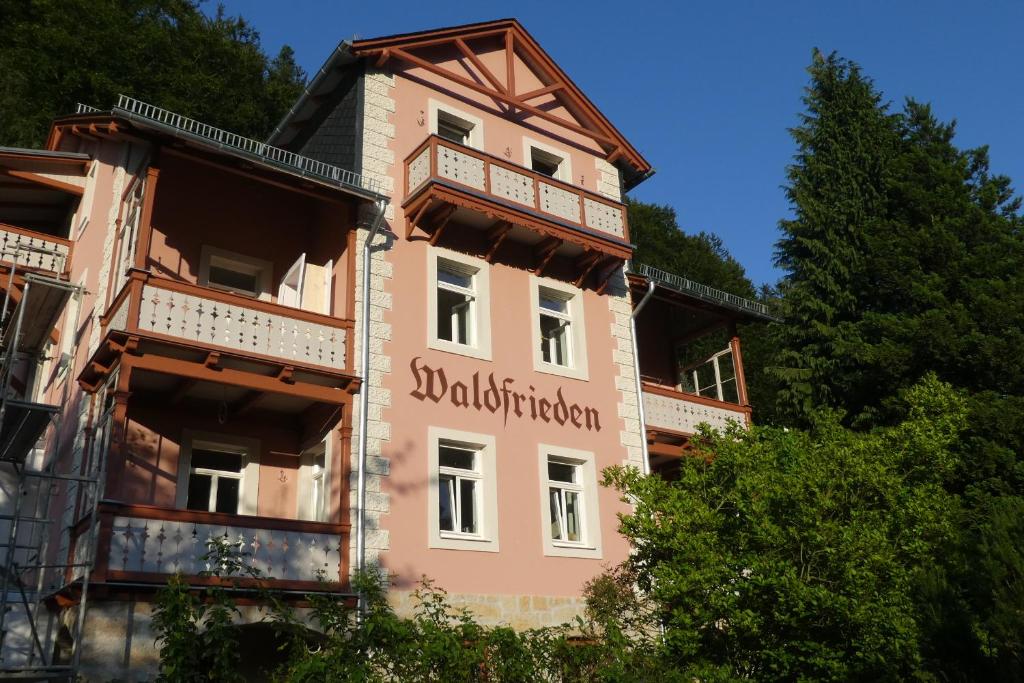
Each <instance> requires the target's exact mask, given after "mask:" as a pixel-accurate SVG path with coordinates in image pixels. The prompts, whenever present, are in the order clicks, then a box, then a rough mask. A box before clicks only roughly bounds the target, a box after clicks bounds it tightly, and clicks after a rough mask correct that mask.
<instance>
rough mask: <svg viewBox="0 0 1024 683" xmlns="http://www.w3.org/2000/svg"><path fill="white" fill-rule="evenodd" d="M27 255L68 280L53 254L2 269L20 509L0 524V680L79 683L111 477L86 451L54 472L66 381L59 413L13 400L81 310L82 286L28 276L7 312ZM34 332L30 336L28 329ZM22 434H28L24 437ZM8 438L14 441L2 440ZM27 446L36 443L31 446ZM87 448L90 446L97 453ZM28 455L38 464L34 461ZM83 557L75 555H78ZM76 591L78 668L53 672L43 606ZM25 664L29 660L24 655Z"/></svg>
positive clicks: (0, 379)
mask: <svg viewBox="0 0 1024 683" xmlns="http://www.w3.org/2000/svg"><path fill="white" fill-rule="evenodd" d="M24 252H33V253H34V252H43V253H48V254H50V255H55V256H57V260H56V263H59V264H60V267H59V272H63V271H64V260H63V259H64V258H65V255H63V254H60V253H59V252H56V251H54V250H47V249H43V248H40V247H30V246H25V245H19V246H18V247H16V248H14V249H7V250H3V251H2V252H0V254H2V257H3V261H5V262H7V263H8V264H9V267H10V274H9V277H8V278H7V280H8V281H7V288H6V291H5V293H4V298H3V308H2V310H0V330H2V331H0V334H2V336H0V344H2V355H0V363H2V365H0V447H2V450H0V463H5V464H6V465H9V466H10V467H12V468H13V474H15V475H16V476H15V477H13V479H14V489H13V496H14V498H15V499H14V500H13V501H12V510H11V511H10V514H6V512H5V514H3V515H0V521H5V522H8V523H9V525H10V527H9V529H8V533H7V543H6V544H3V545H2V546H0V547H3V549H4V550H5V553H4V561H3V571H2V579H0V588H2V590H0V679H8V678H12V679H25V678H26V677H30V678H35V679H50V680H68V681H73V680H75V678H76V676H77V671H78V665H79V662H80V651H81V648H80V647H79V645H80V641H81V634H82V625H83V623H84V619H85V611H86V601H87V597H88V585H89V579H90V577H91V572H92V568H93V566H94V564H95V548H96V540H97V538H96V537H97V533H98V523H97V522H98V520H97V517H98V514H97V513H98V507H97V506H98V503H99V500H100V498H101V497H102V491H101V488H102V478H101V477H102V473H103V471H104V469H105V468H104V461H105V458H104V457H103V454H95V453H92V452H91V451H92V449H91V448H89V447H84V448H82V450H81V452H80V455H79V458H78V459H77V462H72V463H71V466H70V468H69V469H68V471H67V472H58V471H57V469H58V467H59V461H60V459H61V458H62V457H63V451H64V449H63V448H62V446H63V444H62V443H61V438H62V435H63V430H62V429H61V423H62V410H63V407H64V406H66V405H67V403H68V398H69V396H68V392H69V386H70V384H71V380H70V378H69V379H67V380H66V381H65V383H64V388H63V391H62V396H61V401H60V406H48V405H43V404H35V403H31V402H28V401H22V400H17V399H15V398H13V396H12V390H11V389H12V379H13V377H14V376H15V373H16V371H17V368H16V366H17V364H18V363H19V362H21V361H27V362H28V363H29V364H31V363H32V362H35V363H36V364H37V366H38V363H39V361H40V360H41V356H42V351H43V350H44V348H45V347H46V343H47V337H48V336H49V333H50V331H51V330H52V329H53V325H55V324H56V322H57V320H58V319H59V317H60V315H61V313H62V312H64V311H65V310H66V309H67V302H68V300H69V299H70V298H72V297H73V298H74V299H75V300H76V301H80V300H81V296H82V288H81V287H80V286H77V285H71V284H70V283H68V282H67V281H65V280H63V279H60V278H59V277H50V276H47V275H43V274H40V273H26V275H24V276H23V277H22V280H23V282H24V284H23V286H22V292H21V297H20V300H18V301H17V304H16V307H15V310H14V311H11V300H12V293H13V291H14V287H15V286H16V283H17V277H16V275H17V273H16V271H17V269H18V264H19V262H27V261H28V257H27V256H26V255H25V253H24ZM21 259H24V261H22V260H21ZM55 292H56V293H57V296H56V297H54V293H55ZM34 296H38V299H33V298H32V297H34ZM36 301H38V303H35V308H36V309H38V310H34V312H35V313H36V315H35V316H30V317H31V324H32V325H34V326H35V328H34V330H35V331H36V332H38V330H39V329H40V327H39V325H40V323H43V327H42V330H43V331H44V332H45V334H44V335H42V336H39V335H37V334H29V336H30V337H33V338H32V339H29V340H26V339H25V325H26V324H27V321H26V311H28V310H30V308H31V307H32V306H33V304H34V302H36ZM47 314H49V319H47V317H46V315H47ZM12 318H13V320H12ZM31 329H33V328H31V327H30V330H31ZM35 337H39V338H38V339H37V338H35ZM75 346H77V343H75V344H73V345H72V347H71V352H72V357H74V352H75V350H76V349H75ZM29 367H31V365H30V366H29ZM58 371H59V370H58ZM32 391H33V389H32V388H31V387H26V388H25V393H26V394H28V393H30V392H32ZM26 398H31V396H26ZM12 411H17V412H12ZM10 415H13V417H12V419H11V420H10V425H6V423H5V419H6V418H8V417H9V416H10ZM44 418H45V421H44ZM16 421H17V422H16ZM15 422H16V424H15ZM49 430H52V432H50V433H51V434H52V438H51V439H50V440H49V443H48V444H47V451H46V453H45V454H44V455H43V457H42V458H41V459H38V458H37V457H36V456H37V455H38V451H37V449H38V446H39V443H40V440H41V439H42V438H43V437H45V435H46V434H47V432H48V431H49ZM22 431H25V433H24V434H23V433H22ZM4 432H9V433H6V434H5V433H4ZM10 432H14V433H10ZM26 438H28V439H31V441H30V442H26ZM87 446H91V444H88V445H87ZM30 453H32V454H33V456H34V457H33V458H32V459H31V460H30V458H29V454H30ZM32 460H38V462H32ZM37 465H38V467H37ZM62 486H63V487H64V488H65V491H64V493H65V496H64V500H66V501H67V502H68V503H69V504H70V505H71V510H72V512H71V519H70V520H69V521H70V524H69V525H67V526H61V528H60V531H59V537H58V540H59V543H58V548H57V551H56V556H55V557H54V558H48V555H49V554H50V552H49V551H50V547H49V541H50V538H51V536H52V535H53V533H54V532H53V531H52V524H53V522H54V521H57V520H59V519H60V517H59V516H58V517H56V518H54V517H53V514H52V513H53V512H54V511H53V510H52V507H53V505H54V503H55V502H59V501H60V500H61V498H60V497H59V496H56V497H55V489H59V488H60V487H62ZM33 493H34V495H33ZM30 496H32V505H31V506H30V507H31V510H26V509H25V508H26V499H28V498H29V497H30ZM86 501H88V506H87V507H88V513H87V514H86V515H81V514H79V513H80V512H82V508H83V506H82V503H83V502H86ZM85 519H88V526H87V528H86V529H85V530H83V532H82V533H81V534H79V536H78V537H77V539H75V540H76V543H75V544H74V545H75V546H78V545H86V546H87V547H86V548H85V552H84V553H82V557H81V558H77V557H73V556H72V552H71V548H72V542H71V541H72V538H71V530H72V529H73V528H74V527H75V526H76V524H77V523H79V522H81V521H83V520H85ZM26 531H27V532H28V533H27V534H26V533H25V532H26ZM65 535H66V538H67V541H68V543H67V547H66V552H64V548H63V541H64V539H65ZM87 539H88V540H87ZM19 552H22V553H23V555H22V556H21V557H22V558H23V561H20V562H19ZM78 554H79V553H77V552H76V553H75V555H78ZM75 570H81V575H80V577H79V576H75ZM48 576H49V577H56V578H55V579H54V580H53V581H52V582H51V584H50V585H49V586H47V585H46V584H47V581H46V579H47V577H48ZM33 579H34V580H33ZM73 583H80V585H81V588H80V590H81V593H80V598H79V604H78V615H77V618H76V619H75V624H74V627H73V636H72V642H73V648H74V649H73V652H72V661H71V662H70V663H57V662H55V661H54V654H53V652H52V651H51V652H50V653H47V651H46V648H45V647H44V644H43V640H42V639H41V638H40V629H39V623H38V621H39V616H40V612H41V611H42V609H43V601H44V600H45V599H46V597H47V596H49V595H53V594H56V593H60V592H63V591H66V590H67V589H68V588H69V587H70V586H71V584H73ZM14 590H17V592H18V594H19V596H18V597H20V604H21V609H23V610H24V618H25V620H26V621H27V628H28V630H29V632H30V636H31V641H30V649H29V653H28V655H27V657H26V659H27V662H25V663H17V664H15V663H12V662H10V661H9V659H10V657H9V654H10V653H9V642H8V638H7V636H8V634H9V631H10V628H9V619H8V617H9V614H10V613H11V612H12V610H14V609H16V607H14V606H12V604H11V593H12V592H13V591H14ZM5 646H7V647H5ZM51 650H52V648H51ZM19 656H22V657H24V654H21V655H19ZM37 661H38V663H37Z"/></svg>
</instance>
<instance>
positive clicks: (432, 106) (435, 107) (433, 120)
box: [427, 98, 484, 152]
mask: <svg viewBox="0 0 1024 683" xmlns="http://www.w3.org/2000/svg"><path fill="white" fill-rule="evenodd" d="M427 110H428V115H429V117H430V132H431V134H433V135H437V112H438V111H443V112H445V113H446V114H448V115H449V116H451V117H452V118H456V119H462V121H463V122H464V123H465V124H466V125H467V126H469V144H468V145H467V147H472V148H473V149H478V150H480V151H481V152H482V151H483V149H484V120H483V119H482V118H480V117H479V116H473V115H472V114H468V113H466V112H464V111H462V110H461V109H456V108H455V107H453V106H451V105H450V104H446V103H444V102H439V101H438V100H435V99H433V98H430V99H428V100H427Z"/></svg>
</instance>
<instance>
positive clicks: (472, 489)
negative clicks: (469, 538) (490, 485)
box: [459, 479, 476, 534]
mask: <svg viewBox="0 0 1024 683" xmlns="http://www.w3.org/2000/svg"><path fill="white" fill-rule="evenodd" d="M459 492H460V493H461V496H462V499H461V500H460V502H461V503H462V508H461V509H460V510H459V524H460V525H461V526H462V531H463V532H464V533H467V534H475V533H476V482H475V481H472V480H471V479H460V480H459Z"/></svg>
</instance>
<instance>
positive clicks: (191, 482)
mask: <svg viewBox="0 0 1024 683" xmlns="http://www.w3.org/2000/svg"><path fill="white" fill-rule="evenodd" d="M212 483H213V477H211V476H210V475H208V474H190V475H189V477H188V502H186V503H185V507H187V508H188V509H189V510H207V511H208V510H209V509H210V485H211V484H212Z"/></svg>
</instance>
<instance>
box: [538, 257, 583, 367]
mask: <svg viewBox="0 0 1024 683" xmlns="http://www.w3.org/2000/svg"><path fill="white" fill-rule="evenodd" d="M530 283H531V290H530V291H531V297H532V300H531V302H530V304H531V307H532V309H533V339H534V341H533V347H534V353H533V358H534V369H535V370H537V371H539V372H547V373H550V374H554V375H562V376H564V377H574V378H576V379H587V376H588V370H587V349H586V340H585V337H584V329H585V328H584V324H583V293H582V292H581V291H580V290H579V289H577V288H575V287H572V286H570V285H567V284H565V283H562V282H558V281H556V280H549V279H543V280H542V279H541V278H537V277H535V276H530Z"/></svg>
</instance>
